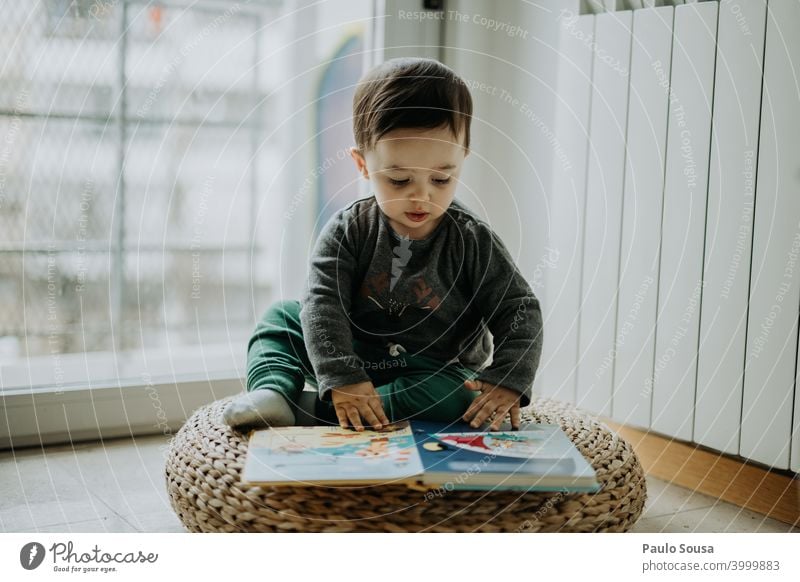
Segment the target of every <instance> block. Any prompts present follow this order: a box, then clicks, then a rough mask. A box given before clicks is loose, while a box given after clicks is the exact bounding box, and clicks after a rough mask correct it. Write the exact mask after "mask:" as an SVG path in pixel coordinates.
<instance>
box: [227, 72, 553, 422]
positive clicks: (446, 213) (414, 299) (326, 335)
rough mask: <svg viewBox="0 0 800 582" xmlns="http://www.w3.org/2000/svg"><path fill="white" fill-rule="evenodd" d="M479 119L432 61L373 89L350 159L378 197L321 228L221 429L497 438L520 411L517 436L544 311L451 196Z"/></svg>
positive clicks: (387, 77)
mask: <svg viewBox="0 0 800 582" xmlns="http://www.w3.org/2000/svg"><path fill="white" fill-rule="evenodd" d="M471 117H472V98H471V96H470V94H469V90H468V88H467V86H466V84H465V83H464V81H463V80H462V79H461V78H460V77H458V76H457V75H456V74H455V73H454V72H453V71H452V70H450V69H449V68H448V67H446V66H444V65H443V64H441V63H439V62H437V61H435V60H431V59H422V58H400V59H392V60H389V61H387V62H385V63H383V64H381V65H378V66H377V67H375V68H374V69H372V70H371V71H369V72H368V73H367V74H366V75H365V76H364V77H363V78H362V79H361V81H360V82H359V84H358V87H357V89H356V93H355V97H354V102H353V130H354V134H355V141H356V147H354V148H351V150H350V153H351V157H352V158H353V160H354V162H355V165H356V168H357V169H358V171H359V172H360V173H361V174H362V175H363V177H364V178H365V179H367V180H369V182H370V184H371V185H372V190H373V194H372V195H370V196H369V197H366V198H361V199H359V200H356V201H355V202H352V203H350V204H348V205H347V206H346V207H344V208H343V209H341V210H339V211H338V212H337V214H335V215H334V216H333V217H332V218H331V219H330V220H329V221H328V222H327V223H326V224H325V226H324V227H323V229H322V232H321V234H320V236H319V238H318V239H317V241H316V245H315V247H314V251H313V256H312V257H311V264H310V271H309V276H308V282H307V286H306V289H305V292H304V296H303V298H302V300H301V301H296V300H289V301H278V302H276V303H275V304H273V305H272V306H271V307H270V308H269V309H268V310H267V311H266V313H265V314H264V316H263V318H262V320H261V321H260V322H259V323H258V325H257V326H256V329H255V332H254V334H253V336H252V337H251V339H250V342H249V344H248V352H247V392H246V393H245V394H244V395H242V396H240V397H239V398H238V399H236V400H234V401H232V403H231V404H230V405H229V406H228V407H227V408H226V409H225V411H224V413H223V416H224V419H225V422H227V423H228V424H229V425H231V426H233V427H235V428H239V429H241V430H244V429H246V428H254V427H259V426H265V425H269V426H289V425H294V424H295V423H296V422H298V420H299V419H303V423H305V424H308V423H309V422H311V423H312V424H333V425H335V424H338V425H340V426H342V427H348V426H349V427H352V428H354V429H356V430H364V427H365V425H366V426H369V427H371V428H373V429H376V430H380V429H381V428H382V427H385V426H386V425H387V424H390V423H391V422H395V421H399V420H404V419H411V418H416V419H421V420H435V421H445V422H453V421H458V420H463V421H466V422H470V424H471V426H474V427H478V426H481V425H483V424H484V423H485V422H486V421H487V420H488V421H490V422H491V426H490V429H491V430H497V429H498V428H499V427H500V424H501V423H502V422H503V420H504V419H505V417H506V415H510V420H511V425H512V428H514V429H517V428H519V424H520V407H521V406H522V407H524V406H526V405H527V404H528V403H529V402H530V399H531V388H532V385H533V380H534V376H535V373H536V370H537V368H538V365H539V359H540V356H541V350H542V315H541V310H540V308H539V301H538V299H537V298H536V296H535V295H534V293H533V291H532V290H531V288H530V286H529V285H528V283H527V282H526V281H525V279H524V277H523V276H522V274H521V273H520V271H519V270H518V268H517V267H516V265H515V263H514V261H513V259H512V258H511V256H510V254H509V252H508V250H507V249H506V247H505V245H504V244H503V243H502V241H501V240H500V238H499V237H498V236H497V234H495V233H494V231H493V230H492V229H491V228H490V226H489V225H488V224H487V223H486V222H484V221H483V220H481V219H480V218H478V217H477V216H476V215H475V214H474V213H473V212H472V211H471V210H470V209H469V208H467V207H466V206H465V205H464V204H462V203H461V202H459V201H458V200H456V199H455V190H456V185H457V184H458V181H459V175H460V173H461V168H462V166H463V164H464V160H465V158H466V156H467V155H468V153H469V141H470V122H471ZM489 332H491V337H490V336H489ZM492 344H493V345H492ZM490 360H491V361H490ZM306 382H307V383H309V384H311V385H312V386H314V387H316V389H317V395H313V393H311V394H312V398H313V406H312V407H311V409H310V410H308V407H307V406H306V407H303V406H301V405H300V397H301V394H302V393H303V388H304V385H305V383H306ZM305 394H306V395H309V393H308V392H306V393H305ZM304 411H305V412H304ZM309 413H310V414H311V416H308V414H309Z"/></svg>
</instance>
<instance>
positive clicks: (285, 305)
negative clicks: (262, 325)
mask: <svg viewBox="0 0 800 582" xmlns="http://www.w3.org/2000/svg"><path fill="white" fill-rule="evenodd" d="M299 316H300V302H299V301H298V300H297V299H281V300H278V301H274V302H273V303H272V304H271V305H270V306H269V307H268V308H267V311H266V312H265V313H264V317H262V320H264V321H269V322H271V323H278V324H279V325H280V324H282V323H283V322H284V321H285V320H286V318H287V317H288V318H291V319H295V318H298V317H299Z"/></svg>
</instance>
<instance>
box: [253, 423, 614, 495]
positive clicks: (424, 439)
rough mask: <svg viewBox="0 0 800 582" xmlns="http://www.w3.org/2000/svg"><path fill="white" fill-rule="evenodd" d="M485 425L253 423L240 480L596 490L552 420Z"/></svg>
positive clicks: (584, 463) (590, 473) (587, 469)
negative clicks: (490, 427) (373, 426)
mask: <svg viewBox="0 0 800 582" xmlns="http://www.w3.org/2000/svg"><path fill="white" fill-rule="evenodd" d="M501 429H503V430H497V431H486V430H482V429H480V428H472V427H471V426H469V424H467V423H461V422H459V423H437V422H429V421H420V420H411V421H402V422H396V423H393V424H391V425H388V426H386V427H383V428H382V429H381V430H373V429H369V428H367V429H365V430H363V431H361V432H359V431H356V430H354V429H350V428H347V429H343V428H341V427H339V426H288V427H277V428H265V429H261V430H252V431H250V434H249V446H248V451H247V459H246V461H245V467H244V473H243V475H242V480H243V481H245V482H246V483H250V484H254V485H270V486H274V485H295V486H297V485H309V486H311V485H324V486H337V485H368V484H395V485H396V484H405V485H407V486H409V487H414V488H418V489H430V488H437V487H442V488H445V489H447V490H451V489H473V490H516V491H564V492H568V493H569V492H595V491H598V490H599V489H600V485H599V483H598V482H597V479H596V475H595V471H594V469H593V468H592V467H591V465H590V464H589V463H588V462H587V461H586V459H584V457H583V456H582V455H581V453H580V452H579V451H578V449H577V448H575V445H573V444H572V442H571V441H570V440H569V438H568V437H567V435H566V434H565V433H564V431H563V430H561V428H560V427H559V426H558V425H555V424H535V423H529V424H526V425H525V424H524V425H522V426H521V427H520V430H510V426H508V423H507V422H506V423H505V424H504V425H503V426H501Z"/></svg>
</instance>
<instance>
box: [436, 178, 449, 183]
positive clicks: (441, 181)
mask: <svg viewBox="0 0 800 582" xmlns="http://www.w3.org/2000/svg"><path fill="white" fill-rule="evenodd" d="M433 181H434V182H436V183H437V184H448V183H449V182H450V178H434V179H433Z"/></svg>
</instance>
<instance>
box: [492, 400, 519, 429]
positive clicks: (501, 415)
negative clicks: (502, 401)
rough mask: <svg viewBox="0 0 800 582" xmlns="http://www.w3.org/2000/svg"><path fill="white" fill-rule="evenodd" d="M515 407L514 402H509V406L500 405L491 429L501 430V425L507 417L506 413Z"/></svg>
mask: <svg viewBox="0 0 800 582" xmlns="http://www.w3.org/2000/svg"><path fill="white" fill-rule="evenodd" d="M513 407H514V404H513V403H512V404H509V405H508V406H500V407H499V408H498V409H497V416H496V417H495V419H494V422H493V423H492V426H491V427H490V428H491V430H500V425H501V424H503V421H504V420H505V418H506V414H508V413H509V412H510V411H511V409H512V408H513Z"/></svg>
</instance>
